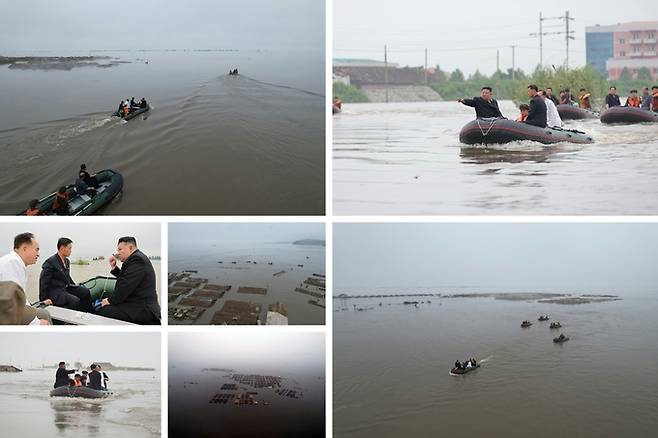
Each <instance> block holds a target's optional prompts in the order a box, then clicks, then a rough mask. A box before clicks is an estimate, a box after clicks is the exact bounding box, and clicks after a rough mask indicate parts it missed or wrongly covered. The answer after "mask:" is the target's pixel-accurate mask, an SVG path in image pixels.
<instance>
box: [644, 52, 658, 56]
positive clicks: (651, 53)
mask: <svg viewBox="0 0 658 438" xmlns="http://www.w3.org/2000/svg"><path fill="white" fill-rule="evenodd" d="M644 56H656V52H644Z"/></svg>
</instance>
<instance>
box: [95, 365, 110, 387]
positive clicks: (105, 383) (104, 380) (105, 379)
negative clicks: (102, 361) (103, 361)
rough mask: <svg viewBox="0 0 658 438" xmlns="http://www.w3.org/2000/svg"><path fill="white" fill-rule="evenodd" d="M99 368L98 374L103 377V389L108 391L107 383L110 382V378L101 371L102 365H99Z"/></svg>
mask: <svg viewBox="0 0 658 438" xmlns="http://www.w3.org/2000/svg"><path fill="white" fill-rule="evenodd" d="M97 367H98V372H99V373H101V375H102V377H103V389H105V390H106V391H107V382H108V381H109V380H110V378H109V377H108V376H107V373H106V372H105V371H103V370H102V369H101V368H102V367H101V366H100V365H97Z"/></svg>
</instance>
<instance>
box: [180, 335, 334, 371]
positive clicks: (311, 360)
mask: <svg viewBox="0 0 658 438" xmlns="http://www.w3.org/2000/svg"><path fill="white" fill-rule="evenodd" d="M220 331H221V330H220ZM220 331H217V332H215V333H170V334H169V357H170V363H169V366H170V367H171V365H172V364H173V365H175V366H177V367H180V366H181V365H183V364H188V365H189V366H200V367H202V368H222V367H229V368H234V369H236V371H247V370H254V369H256V370H258V369H263V367H266V368H268V369H269V370H271V371H274V370H276V369H280V370H281V371H282V372H283V371H298V372H299V371H308V372H318V371H319V370H324V365H325V360H324V354H325V352H324V344H325V343H324V334H323V333H293V332H287V333H283V332H272V331H268V330H254V331H250V332H249V333H244V334H243V335H242V336H237V333H226V332H224V333H220ZM241 367H244V369H240V368H241Z"/></svg>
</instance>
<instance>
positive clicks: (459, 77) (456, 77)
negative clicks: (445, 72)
mask: <svg viewBox="0 0 658 438" xmlns="http://www.w3.org/2000/svg"><path fill="white" fill-rule="evenodd" d="M450 80H451V81H455V82H464V73H462V71H461V70H460V69H456V70H455V71H453V72H452V74H451V75H450Z"/></svg>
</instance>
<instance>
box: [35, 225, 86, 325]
mask: <svg viewBox="0 0 658 438" xmlns="http://www.w3.org/2000/svg"><path fill="white" fill-rule="evenodd" d="M72 251H73V241H72V240H71V239H69V238H67V237H60V238H59V239H58V240H57V253H56V254H54V255H53V256H51V257H49V258H48V259H46V261H45V262H43V265H41V274H40V275H39V299H40V300H41V301H45V300H51V302H52V303H53V304H55V305H56V306H61V307H65V308H67V309H72V310H79V311H82V312H91V309H92V306H91V292H90V291H89V289H87V288H86V287H84V286H77V285H76V284H75V281H73V279H72V278H71V262H70V260H69V257H70V256H71V252H72Z"/></svg>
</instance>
